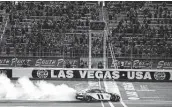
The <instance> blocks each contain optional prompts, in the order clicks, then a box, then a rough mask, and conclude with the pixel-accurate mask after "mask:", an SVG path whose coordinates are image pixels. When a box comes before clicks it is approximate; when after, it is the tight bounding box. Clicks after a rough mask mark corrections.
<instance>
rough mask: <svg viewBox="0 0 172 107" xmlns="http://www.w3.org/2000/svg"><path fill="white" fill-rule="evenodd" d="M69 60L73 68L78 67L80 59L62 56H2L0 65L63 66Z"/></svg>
mask: <svg viewBox="0 0 172 107" xmlns="http://www.w3.org/2000/svg"><path fill="white" fill-rule="evenodd" d="M67 62H69V63H70V64H71V67H72V68H77V67H78V64H79V59H77V58H75V59H71V58H66V59H64V58H60V57H47V58H38V57H19V58H14V57H0V67H21V66H22V65H23V64H24V63H26V64H27V66H28V67H55V68H63V67H65V65H66V63H67Z"/></svg>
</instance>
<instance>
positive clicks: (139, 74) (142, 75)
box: [0, 67, 172, 82]
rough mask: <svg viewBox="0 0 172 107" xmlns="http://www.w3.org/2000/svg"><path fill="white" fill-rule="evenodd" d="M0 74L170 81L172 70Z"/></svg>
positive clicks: (6, 70) (39, 70)
mask: <svg viewBox="0 0 172 107" xmlns="http://www.w3.org/2000/svg"><path fill="white" fill-rule="evenodd" d="M0 73H3V74H6V75H7V77H8V78H11V79H17V78H20V77H23V76H27V77H29V78H30V79H49V80H51V79H52V80H61V79H64V80H67V79H70V80H77V79H79V80H97V79H100V80H104V79H106V80H119V81H120V80H124V81H136V82H137V81H172V70H159V69H157V70H150V69H77V68H73V69H64V68H21V67H16V68H12V67H1V68H0Z"/></svg>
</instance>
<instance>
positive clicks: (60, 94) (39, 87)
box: [0, 75, 76, 101]
mask: <svg viewBox="0 0 172 107" xmlns="http://www.w3.org/2000/svg"><path fill="white" fill-rule="evenodd" d="M75 94H76V90H75V89H73V88H71V87H69V86H67V85H66V84H61V85H54V84H52V83H48V82H46V81H43V80H41V81H37V82H36V83H33V82H32V81H30V80H29V79H28V78H27V77H22V78H19V79H18V80H17V82H16V83H12V81H11V80H10V79H9V78H7V77H6V76H5V75H0V100H9V99H10V100H51V101H52V100H53V101H75Z"/></svg>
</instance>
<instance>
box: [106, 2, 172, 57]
mask: <svg viewBox="0 0 172 107" xmlns="http://www.w3.org/2000/svg"><path fill="white" fill-rule="evenodd" d="M127 3H128V2H121V3H119V4H118V5H122V8H121V11H120V12H122V11H125V13H127V14H126V15H124V17H122V18H118V19H116V20H118V21H117V22H118V24H117V26H116V27H114V28H113V29H112V34H111V35H110V36H109V37H110V41H111V43H112V44H113V45H114V51H115V54H116V55H117V56H130V55H131V54H132V55H136V56H138V55H140V56H142V57H152V56H157V57H172V54H171V53H172V47H171V40H172V35H171V34H172V26H171V24H172V15H171V10H170V9H171V8H169V7H168V6H167V4H166V2H162V3H154V2H152V3H147V4H146V3H143V2H141V1H140V2H130V3H132V5H130V9H129V8H127V9H126V5H124V4H127ZM138 3H139V4H140V5H138ZM123 8H124V9H123ZM109 11H110V10H109ZM121 15H123V13H121ZM140 56H139V57H140Z"/></svg>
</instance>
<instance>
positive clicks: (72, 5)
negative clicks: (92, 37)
mask: <svg viewBox="0 0 172 107" xmlns="http://www.w3.org/2000/svg"><path fill="white" fill-rule="evenodd" d="M4 4H6V5H8V6H5V7H8V8H7V9H8V10H7V13H9V23H8V27H7V28H6V33H5V35H6V38H7V39H6V40H7V44H6V54H7V55H9V54H11V53H10V52H11V51H10V47H11V46H13V47H14V48H15V53H16V55H26V56H27V55H33V56H37V55H39V56H55V55H69V56H74V57H75V56H78V57H79V56H81V55H83V53H86V54H84V55H88V30H89V24H90V20H99V8H100V7H98V5H97V3H95V4H88V3H87V2H85V1H80V2H74V1H71V2H70V1H67V2H60V1H55V2H48V1H47V2H31V1H27V2H20V1H19V2H5V3H4ZM11 43H12V44H11ZM23 53H25V54H23Z"/></svg>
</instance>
